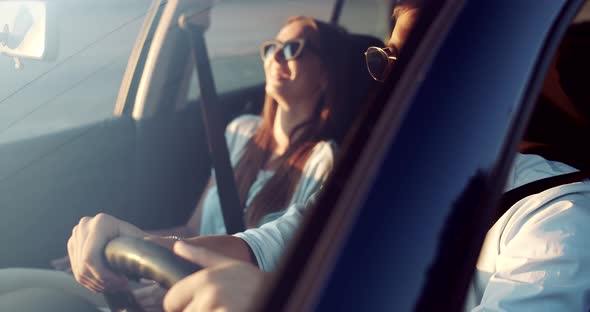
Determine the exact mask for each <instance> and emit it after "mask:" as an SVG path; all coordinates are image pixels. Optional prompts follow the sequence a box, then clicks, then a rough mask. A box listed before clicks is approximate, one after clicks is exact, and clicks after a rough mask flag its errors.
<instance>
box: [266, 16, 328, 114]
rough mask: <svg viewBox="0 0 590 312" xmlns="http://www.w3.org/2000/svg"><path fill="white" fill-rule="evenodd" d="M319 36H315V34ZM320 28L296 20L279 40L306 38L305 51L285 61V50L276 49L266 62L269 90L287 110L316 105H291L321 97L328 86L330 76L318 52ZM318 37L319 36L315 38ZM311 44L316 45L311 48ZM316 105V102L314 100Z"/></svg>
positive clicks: (308, 108)
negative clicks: (283, 52) (318, 29)
mask: <svg viewBox="0 0 590 312" xmlns="http://www.w3.org/2000/svg"><path fill="white" fill-rule="evenodd" d="M314 35H315V36H314ZM313 37H317V33H316V30H315V29H314V28H313V26H312V25H310V24H309V22H307V21H304V20H303V21H294V22H291V23H290V24H288V25H286V26H285V27H283V28H282V29H281V31H280V32H279V34H278V35H277V37H276V39H277V40H279V41H281V42H286V41H289V40H293V39H304V40H305V44H304V48H303V50H302V51H301V54H300V55H299V56H298V57H297V58H295V59H293V60H288V61H287V60H285V59H284V57H283V54H282V52H281V49H276V50H275V51H274V52H272V53H271V55H270V56H268V57H267V58H266V59H265V61H264V74H265V76H266V93H267V94H268V95H270V96H271V97H273V98H275V99H281V100H279V101H278V102H279V104H280V105H282V108H283V109H284V110H286V111H290V110H291V109H305V110H307V111H309V110H310V109H313V107H307V108H303V107H297V108H294V107H291V106H292V105H295V104H297V103H307V102H309V101H306V99H309V98H310V96H311V98H313V97H314V96H319V95H320V94H321V93H322V92H323V91H324V89H325V88H326V84H327V78H326V76H327V75H326V74H325V72H324V69H323V66H322V64H321V61H320V57H319V56H318V55H317V54H316V53H317V52H315V51H317V49H318V48H319V47H318V42H316V41H313V40H312V38H313ZM314 39H315V38H314ZM310 45H311V46H313V48H310ZM312 104H313V105H315V103H312Z"/></svg>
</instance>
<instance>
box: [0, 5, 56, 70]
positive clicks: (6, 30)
mask: <svg viewBox="0 0 590 312" xmlns="http://www.w3.org/2000/svg"><path fill="white" fill-rule="evenodd" d="M57 46H58V32H57V18H56V10H55V3H52V1H41V0H36V1H0V54H4V55H6V56H9V57H12V58H14V60H15V65H16V67H17V69H18V68H19V64H20V59H21V58H22V59H34V60H42V61H52V60H55V59H56V58H57V50H58V49H57Z"/></svg>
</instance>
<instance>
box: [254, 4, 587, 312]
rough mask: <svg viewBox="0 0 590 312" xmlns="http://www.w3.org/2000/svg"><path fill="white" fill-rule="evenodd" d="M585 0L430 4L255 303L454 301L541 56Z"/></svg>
mask: <svg viewBox="0 0 590 312" xmlns="http://www.w3.org/2000/svg"><path fill="white" fill-rule="evenodd" d="M581 4H582V1H553V2H546V3H544V5H542V6H541V5H539V3H538V2H536V1H534V2H533V1H528V2H527V1H524V2H518V3H515V2H513V1H495V2H493V3H491V2H489V3H484V2H480V1H452V2H451V1H448V2H446V3H442V2H437V3H434V1H433V2H431V3H428V2H427V4H426V7H425V10H426V11H425V12H426V13H425V14H424V15H423V16H422V17H421V19H422V20H421V21H420V22H419V24H418V26H417V29H416V30H415V31H414V33H413V34H412V36H413V37H412V38H411V40H410V41H409V46H410V48H409V52H407V53H408V54H407V55H411V56H409V57H408V58H407V59H405V60H404V59H403V54H402V56H400V58H401V59H402V62H401V63H400V64H399V67H398V71H397V75H396V74H395V73H394V74H393V76H392V77H389V79H388V81H387V82H386V84H385V85H384V90H382V93H381V94H380V95H379V96H378V97H377V102H379V101H381V105H382V107H383V111H380V110H378V109H377V108H375V110H374V111H373V112H372V113H368V114H367V115H366V116H365V118H364V119H363V120H362V121H361V122H360V124H361V125H360V126H359V127H358V129H357V132H356V133H355V135H354V136H355V139H356V140H354V139H353V140H351V142H352V143H350V145H349V146H348V147H349V148H350V147H352V148H353V151H358V150H362V152H361V153H354V152H351V151H350V150H347V149H346V148H345V149H344V150H343V153H345V154H346V157H345V158H343V159H341V160H342V163H341V164H340V166H341V167H339V168H337V169H336V171H335V173H334V176H333V180H336V179H338V181H339V183H329V184H328V185H327V186H326V189H325V192H324V194H323V195H322V196H321V197H320V199H319V200H318V203H317V205H316V209H315V210H314V211H313V212H312V213H310V214H309V215H308V218H307V219H306V222H305V227H304V228H303V229H302V230H301V231H300V233H299V237H298V240H297V242H296V244H293V246H292V249H291V252H290V253H289V254H288V256H287V257H285V262H284V263H283V266H282V270H281V271H280V274H277V277H276V279H275V280H274V281H273V283H272V285H271V286H270V287H268V288H267V291H266V292H265V293H263V294H262V295H261V296H260V298H259V299H260V300H259V301H258V304H259V305H258V306H257V309H261V310H262V309H265V310H286V311H299V310H319V311H333V310H334V311H340V310H367V311H382V310H388V311H409V310H420V311H457V310H461V309H462V308H463V300H464V298H465V291H466V289H467V284H468V283H469V281H470V279H471V276H472V274H473V269H474V265H475V261H476V258H477V256H478V254H479V249H480V248H481V242H482V240H483V238H484V235H485V233H486V232H487V229H488V228H489V223H490V220H491V216H492V214H493V211H494V209H495V205H496V202H497V200H498V198H499V196H500V194H501V192H502V189H503V186H504V182H505V179H506V175H507V172H508V168H509V166H510V165H511V162H512V159H513V157H514V154H515V151H516V147H517V144H518V142H519V141H520V139H521V136H522V133H523V129H524V127H525V126H526V120H527V116H528V115H529V114H530V112H531V109H532V105H533V104H534V102H535V100H536V96H537V95H538V92H539V90H540V86H541V85H542V79H543V77H544V73H545V72H546V70H547V68H548V65H549V63H550V57H549V56H551V55H553V53H554V52H555V49H556V47H557V45H558V43H559V41H560V39H561V36H562V35H563V33H564V32H565V29H566V28H567V26H569V24H570V22H571V20H572V19H573V17H574V15H575V13H576V12H577V10H578V9H579V7H580V5H581ZM405 51H407V50H405ZM430 61H432V63H430ZM411 86H415V87H416V89H415V91H416V92H415V93H413V92H412V91H413V90H411ZM373 105H375V106H377V107H380V105H379V104H377V103H373ZM376 112H377V114H375V113H376ZM371 116H372V117H371ZM367 135H368V136H369V139H368V140H367V139H366V137H367ZM356 154H358V155H356ZM342 184H344V186H343V185H342Z"/></svg>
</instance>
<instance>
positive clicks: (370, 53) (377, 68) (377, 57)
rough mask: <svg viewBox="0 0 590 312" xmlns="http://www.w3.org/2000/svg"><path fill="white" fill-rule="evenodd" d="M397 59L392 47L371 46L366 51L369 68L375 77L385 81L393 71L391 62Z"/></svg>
mask: <svg viewBox="0 0 590 312" xmlns="http://www.w3.org/2000/svg"><path fill="white" fill-rule="evenodd" d="M396 60H397V52H396V51H395V50H394V49H392V48H379V47H369V48H368V49H367V51H366V52H365V61H366V62H367V70H368V71H369V74H370V75H371V77H373V79H375V80H377V81H380V82H383V81H384V80H385V79H386V78H387V76H388V75H389V73H390V72H391V64H392V63H393V62H394V61H396Z"/></svg>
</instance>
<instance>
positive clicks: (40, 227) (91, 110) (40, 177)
mask: <svg viewBox="0 0 590 312" xmlns="http://www.w3.org/2000/svg"><path fill="white" fill-rule="evenodd" d="M52 4H55V5H56V10H55V11H54V12H53V13H55V14H56V15H57V16H52V17H51V18H54V17H57V18H56V21H57V22H58V25H57V26H58V31H59V40H58V42H59V46H58V49H57V51H58V57H57V58H56V59H55V60H53V61H49V62H41V61H34V60H31V61H29V60H21V63H22V65H23V66H22V68H21V69H20V70H16V69H15V68H14V60H13V59H12V58H9V57H5V56H0V72H1V74H0V116H1V117H0V207H1V209H0V248H1V250H3V252H2V257H0V267H7V266H46V265H47V264H48V261H49V259H52V258H55V257H58V256H62V255H63V254H64V253H65V245H64V244H65V243H64V242H65V240H66V239H67V237H68V235H69V231H70V230H71V228H72V225H73V224H75V223H76V221H77V220H78V219H79V218H80V217H81V216H84V215H89V214H90V215H92V214H96V213H97V212H98V211H101V210H105V211H110V212H113V211H116V210H117V209H119V208H120V207H121V206H124V205H125V196H124V194H125V189H126V186H127V185H129V181H130V180H129V179H130V178H131V172H130V168H131V167H130V164H131V161H132V157H131V155H133V153H132V151H133V150H134V137H135V128H134V125H133V121H132V119H131V118H129V116H123V115H122V116H115V115H114V114H113V111H114V108H115V102H116V99H117V96H118V91H119V85H120V83H121V80H122V77H123V74H124V72H125V68H126V67H127V60H128V57H129V54H130V52H131V50H132V49H133V43H134V42H135V37H136V35H137V32H138V31H139V29H140V28H141V25H142V21H143V17H144V15H145V13H146V11H147V9H148V7H149V3H148V2H146V1H133V0H130V1H125V2H124V3H120V2H119V1H101V2H89V1H59V2H58V3H52ZM68 228H69V230H68ZM40 251H41V252H40ZM46 251H47V252H46Z"/></svg>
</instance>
